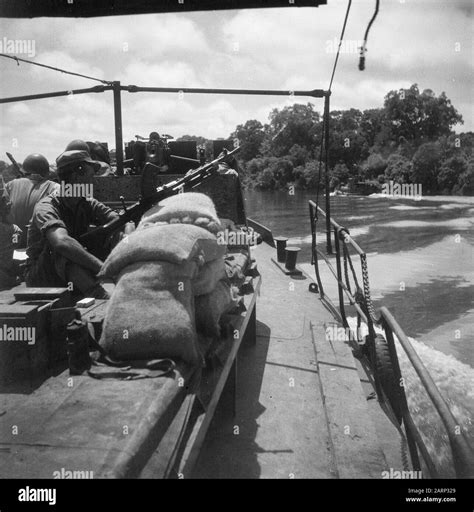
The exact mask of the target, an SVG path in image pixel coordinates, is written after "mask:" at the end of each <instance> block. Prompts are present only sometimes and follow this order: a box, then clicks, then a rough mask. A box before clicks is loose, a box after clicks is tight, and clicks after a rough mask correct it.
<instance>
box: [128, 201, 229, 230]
mask: <svg viewBox="0 0 474 512" xmlns="http://www.w3.org/2000/svg"><path fill="white" fill-rule="evenodd" d="M162 222H167V223H170V224H173V223H183V224H196V225H200V226H202V227H203V228H205V229H207V230H208V231H210V232H211V233H214V234H216V233H217V232H218V231H220V230H221V229H222V228H221V225H220V222H219V218H218V217H217V213H216V208H215V206H214V203H213V202H212V199H210V198H209V197H208V196H207V195H205V194H201V193H198V192H185V193H183V194H176V195H174V196H171V197H167V198H166V199H164V200H163V201H160V202H159V203H158V204H157V205H156V206H154V207H153V208H151V209H150V210H148V211H147V212H146V213H145V214H144V215H143V217H142V220H141V222H140V224H139V226H138V227H139V228H140V227H141V226H143V225H149V224H153V223H162Z"/></svg>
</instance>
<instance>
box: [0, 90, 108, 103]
mask: <svg viewBox="0 0 474 512" xmlns="http://www.w3.org/2000/svg"><path fill="white" fill-rule="evenodd" d="M110 89H112V87H109V86H107V85H96V86H95V87H88V88H87V89H72V90H69V91H56V92H45V93H41V94H29V95H27V96H13V97H10V98H0V104H2V103H14V102H16V101H30V100H41V99H44V98H58V97H60V96H75V95H77V94H88V93H92V92H104V91H109V90H110Z"/></svg>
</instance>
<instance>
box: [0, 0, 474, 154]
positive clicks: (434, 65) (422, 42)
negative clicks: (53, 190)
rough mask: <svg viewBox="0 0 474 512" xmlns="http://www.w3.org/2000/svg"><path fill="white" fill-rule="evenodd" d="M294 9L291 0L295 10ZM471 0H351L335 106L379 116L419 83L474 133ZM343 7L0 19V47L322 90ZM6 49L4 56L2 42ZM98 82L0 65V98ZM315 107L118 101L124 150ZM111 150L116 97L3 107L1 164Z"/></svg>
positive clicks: (164, 78) (82, 66)
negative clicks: (78, 149) (86, 147)
mask: <svg viewBox="0 0 474 512" xmlns="http://www.w3.org/2000/svg"><path fill="white" fill-rule="evenodd" d="M295 3H296V4H297V2H295ZM471 3H472V2H471V1H470V0H450V1H445V0H443V1H440V0H439V1H438V0H382V1H381V6H380V11H379V15H378V17H377V19H376V21H375V23H374V25H373V27H372V30H371V32H370V35H369V41H368V52H367V55H366V57H367V59H366V70H365V71H363V72H361V71H359V70H358V51H357V50H356V48H357V47H358V46H359V45H360V41H361V40H362V39H363V35H364V32H365V29H366V26H367V23H368V21H369V20H370V18H371V16H372V14H373V10H374V5H375V2H374V1H373V0H370V1H368V0H355V1H353V2H352V8H351V12H350V15H349V20H348V24H347V29H346V34H345V37H344V41H343V48H342V50H343V51H342V52H341V55H340V59H339V65H338V68H337V71H336V76H335V79H334V83H333V87H332V96H331V109H346V108H351V107H353V108H358V109H361V110H363V109H367V108H378V107H381V106H382V105H383V99H384V96H385V95H386V94H387V92H388V91H390V90H393V89H400V88H405V87H409V86H410V85H411V84H413V83H417V84H418V86H419V88H420V90H423V89H427V88H429V89H432V90H433V91H434V92H435V94H437V95H438V94H440V93H441V92H443V91H444V92H446V94H447V96H448V97H449V98H450V99H451V101H452V103H453V105H454V106H455V107H456V108H457V110H458V111H459V112H460V113H461V115H462V116H463V118H464V125H458V126H457V127H456V128H455V130H456V131H458V132H459V131H469V130H474V116H473V113H474V111H473V105H474V99H473V90H474V88H473V85H474V84H473V76H474V73H473V71H474V69H473V68H474V58H473V42H474V39H473V28H474V27H473V10H472V5H471ZM346 6H347V2H346V0H344V1H341V0H328V5H326V6H321V7H319V8H298V7H288V8H281V9H251V10H230V11H219V12H196V13H179V14H156V15H137V16H117V17H107V18H92V19H80V18H76V19H74V18H73V19H70V18H69V19H66V18H59V19H53V18H36V19H33V20H29V19H0V49H1V52H4V53H10V51H11V44H12V43H9V41H27V42H28V43H27V44H29V46H27V45H26V44H25V46H24V48H19V47H17V49H20V50H23V53H17V54H16V55H17V56H18V57H22V58H26V59H30V60H34V61H36V62H40V63H44V64H48V65H52V66H57V67H61V68H63V69H66V70H70V71H74V72H78V73H83V74H87V75H90V76H94V77H97V78H101V79H106V80H120V81H121V82H122V84H124V85H132V84H133V85H141V86H169V87H183V88H184V87H215V88H252V89H260V88H261V89H281V90H310V89H327V87H328V85H329V79H330V74H331V71H332V66H333V62H334V58H335V54H336V50H337V41H338V38H339V36H340V32H341V27H342V22H343V19H344V15H345V11H346ZM9 44H10V47H9V46H8V45H9ZM94 85H97V82H93V81H90V80H86V79H84V78H79V77H73V76H68V75H65V74H61V73H57V72H54V71H51V70H47V69H43V68H39V67H36V66H31V65H28V64H20V65H19V66H18V65H17V64H16V62H14V61H12V60H10V59H4V58H0V97H11V96H19V95H27V94H36V93H44V92H52V91H57V90H70V89H76V88H86V87H91V86H94ZM295 102H301V103H307V102H311V103H313V104H314V106H315V108H316V110H319V111H321V109H322V102H321V100H318V99H313V98H306V97H303V98H295V97H293V98H291V97H290V96H288V97H262V96H251V97H248V96H246V97H242V96H228V95H225V96H224V95H219V96H205V95H201V94H199V95H191V94H185V95H181V96H180V95H178V94H150V93H137V94H130V93H127V92H124V93H123V94H122V107H123V134H124V141H128V140H133V139H134V137H135V135H137V134H139V135H142V136H147V135H148V134H149V133H150V132H151V131H158V132H159V133H168V134H171V135H173V136H174V137H179V136H181V135H184V134H188V135H202V136H205V137H208V138H219V137H225V138H226V137H228V136H229V135H230V133H231V132H232V131H233V130H234V129H235V127H236V126H237V125H238V124H242V123H245V121H247V120H249V119H258V120H259V121H261V122H262V123H265V122H267V121H268V114H269V113H270V111H271V110H272V109H273V108H283V107H285V106H287V105H291V104H293V103H295ZM78 138H80V139H86V140H99V141H106V142H108V143H109V148H113V147H114V120H113V101H112V93H111V92H105V93H102V94H93V95H75V96H74V95H72V96H68V97H63V98H55V99H41V100H34V101H27V102H21V103H20V102H16V103H10V104H3V105H0V153H1V154H0V159H5V152H6V151H9V152H11V153H13V154H14V156H15V157H16V158H17V160H18V161H22V160H23V159H24V158H25V157H26V155H27V154H29V153H32V152H40V153H43V154H44V155H45V156H46V157H47V158H48V159H49V160H50V161H51V162H52V161H54V159H55V158H56V157H57V156H58V155H59V154H60V153H61V152H62V151H63V150H64V148H65V146H66V145H67V143H68V142H69V141H71V140H73V139H78Z"/></svg>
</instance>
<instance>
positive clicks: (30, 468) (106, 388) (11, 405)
mask: <svg viewBox="0 0 474 512" xmlns="http://www.w3.org/2000/svg"><path fill="white" fill-rule="evenodd" d="M252 251H253V256H254V257H255V259H256V260H257V262H258V269H259V273H260V276H256V277H254V278H253V292H250V293H248V294H247V295H246V296H245V303H246V307H247V312H246V313H242V314H241V315H240V316H239V318H235V319H234V320H233V323H232V324H233V327H234V328H236V329H237V330H239V331H240V332H241V333H242V337H241V339H237V340H235V339H232V340H230V341H229V342H228V344H227V350H226V354H225V357H224V361H225V362H224V364H223V366H222V367H221V368H219V369H218V370H211V371H210V372H208V373H207V374H203V376H202V377H203V378H202V379H201V382H203V383H204V384H203V385H202V386H201V387H200V389H199V390H196V389H195V388H194V386H193V378H194V377H197V375H196V372H195V371H194V370H193V369H192V368H189V367H186V366H184V365H181V366H178V367H177V369H176V371H175V373H174V375H172V376H170V377H162V378H158V379H144V380H137V381H114V380H104V381H98V380H94V379H91V378H90V377H88V376H73V377H71V376H70V375H69V371H68V370H64V371H62V372H60V373H59V374H57V375H56V376H52V377H50V378H49V379H47V380H46V381H45V382H43V383H42V384H41V385H39V386H38V387H37V388H36V389H35V390H34V392H33V393H30V392H29V391H28V390H21V389H10V390H9V391H10V393H4V394H3V395H2V396H1V406H0V412H1V413H2V418H1V432H2V435H1V445H0V460H1V464H0V468H1V469H0V477H4V478H5V477H9V478H11V477H18V478H45V477H46V478H51V477H53V476H54V474H55V472H56V471H59V472H61V471H63V472H64V471H82V472H88V473H87V474H88V475H93V477H94V478H99V477H105V478H108V477H112V478H113V477H119V478H120V477H125V478H127V477H128V478H129V477H132V478H133V477H142V478H158V477H180V478H190V477H197V478H199V477H211V478H218V477H231V478H232V477H235V478H239V477H241V478H268V477H275V478H338V477H339V478H351V477H352V478H354V477H357V478H381V472H382V471H384V470H385V469H386V468H387V463H386V457H385V455H384V452H383V451H382V448H381V445H380V444H379V438H378V436H377V430H376V426H375V424H374V423H373V419H374V418H377V416H372V415H371V414H370V413H369V409H368V408H369V403H368V402H367V400H366V394H365V392H364V391H363V388H362V385H361V380H360V376H359V374H358V372H357V368H356V363H355V360H354V359H353V357H352V353H351V350H350V349H349V347H348V346H347V345H346V344H345V343H344V342H332V343H331V344H330V343H328V341H327V340H326V338H325V329H326V327H327V326H328V325H329V324H331V323H333V322H334V319H333V317H332V316H331V314H330V313H329V312H328V311H327V310H326V309H325V308H324V307H323V305H322V303H321V302H320V301H319V299H318V296H317V295H314V294H312V293H310V292H309V291H308V284H309V282H310V279H309V278H308V277H307V276H305V275H304V274H303V275H302V276H299V277H298V278H295V277H290V276H287V275H285V274H284V273H283V272H282V271H281V269H280V268H278V267H277V266H276V265H275V263H274V262H273V261H272V258H275V259H276V254H275V249H273V248H271V247H270V246H268V245H266V244H262V245H260V246H257V247H255V248H254V249H252ZM260 284H261V286H260ZM259 291H261V294H260V296H259V297H258V299H257V294H258V293H259ZM100 308H101V305H100V304H99V305H96V306H95V311H96V314H97V315H100ZM89 313H92V310H91V311H90V312H89ZM255 321H256V336H255V335H254V334H255V333H254V330H253V329H254V327H255V324H254V322H255ZM254 342H255V343H254ZM180 379H183V380H182V381H180ZM180 382H181V385H180ZM183 382H184V383H185V385H182V383H183ZM234 400H235V402H234ZM215 412H216V414H214V413H215ZM213 418H214V421H212V423H211V420H212V419H213ZM378 418H379V419H380V416H378ZM377 422H378V423H379V425H378V427H380V424H384V422H383V421H378V420H376V423H377ZM384 425H385V427H386V422H385V424H384ZM395 444H396V445H397V446H399V444H398V441H396V442H395ZM392 447H393V446H392ZM391 466H392V467H394V463H393V462H391ZM395 467H396V466H395Z"/></svg>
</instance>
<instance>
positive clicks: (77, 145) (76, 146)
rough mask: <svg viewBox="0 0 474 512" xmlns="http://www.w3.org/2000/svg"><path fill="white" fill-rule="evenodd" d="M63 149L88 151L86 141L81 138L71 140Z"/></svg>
mask: <svg viewBox="0 0 474 512" xmlns="http://www.w3.org/2000/svg"><path fill="white" fill-rule="evenodd" d="M64 151H87V152H88V153H90V151H89V146H88V145H87V142H86V141H84V140H81V139H75V140H72V141H71V142H70V143H69V144H68V145H67V146H66V149H65V150H64Z"/></svg>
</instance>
